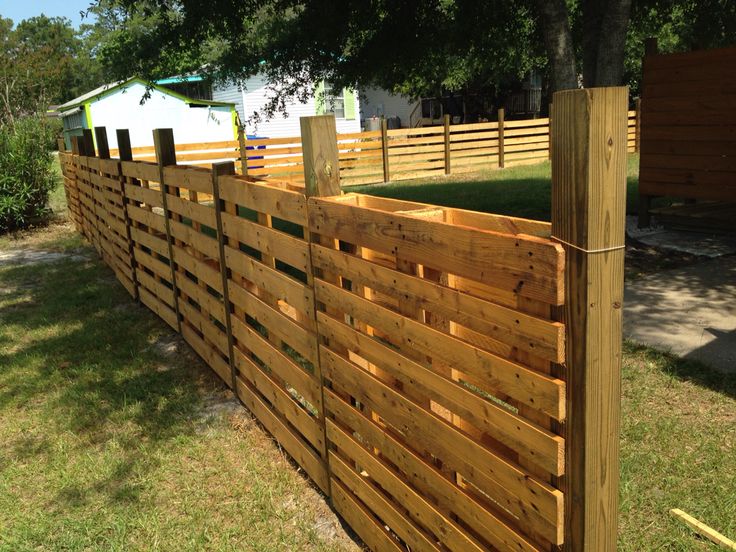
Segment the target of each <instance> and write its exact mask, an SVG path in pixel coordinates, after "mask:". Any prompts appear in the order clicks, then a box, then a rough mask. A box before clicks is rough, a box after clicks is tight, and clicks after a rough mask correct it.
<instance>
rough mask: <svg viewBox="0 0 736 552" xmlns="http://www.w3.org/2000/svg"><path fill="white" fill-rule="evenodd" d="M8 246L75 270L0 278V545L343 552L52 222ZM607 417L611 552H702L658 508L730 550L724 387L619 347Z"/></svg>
mask: <svg viewBox="0 0 736 552" xmlns="http://www.w3.org/2000/svg"><path fill="white" fill-rule="evenodd" d="M519 170H521V169H519ZM524 170H525V171H531V170H532V169H531V168H525V169H524ZM537 170H539V169H538V168H537ZM506 172H507V173H508V172H510V171H506ZM401 186H405V185H404V184H401V185H399V186H397V188H396V189H401ZM434 186H437V184H431V185H430V186H428V187H427V188H431V189H432V190H434ZM502 187H503V183H502V181H500V180H498V179H496V180H494V183H493V188H494V189H495V188H498V189H500V188H502ZM384 188H387V187H384ZM415 188H416V190H417V191H418V190H419V189H420V188H419V187H417V186H415ZM407 189H409V188H407ZM433 193H434V192H433ZM481 195H482V194H480V192H478V196H479V197H480V196H481ZM421 199H422V200H425V201H426V200H430V201H435V197H432V198H427V197H426V196H422V198H421ZM501 199H503V196H502V195H497V201H501ZM519 201H521V200H519ZM445 203H448V202H445ZM499 205H500V203H499ZM475 207H476V208H477V207H478V206H477V205H476V206H475ZM501 207H502V208H503V209H508V211H507V212H511V213H513V214H517V215H518V214H526V215H527V216H532V214H531V213H519V212H517V211H513V210H512V207H511V206H509V205H503V206H501ZM537 208H540V207H539V206H538V207H537ZM20 247H24V248H36V249H42V250H54V251H66V252H68V253H73V254H74V255H76V257H75V258H70V259H68V260H63V261H60V262H54V263H46V264H35V265H25V266H20V265H0V442H2V443H3V446H2V447H0V550H8V551H20V550H40V549H43V550H59V549H64V550H108V549H111V550H150V549H154V550H155V549H162V550H201V549H208V550H257V551H268V550H283V551H291V550H356V549H357V547H356V545H355V544H354V543H353V541H352V540H350V539H349V538H348V537H347V535H346V534H345V532H344V531H343V529H342V528H341V527H340V526H339V524H337V522H336V521H335V517H334V514H333V513H332V512H331V511H330V510H329V509H328V508H327V506H326V505H325V503H324V502H323V500H322V499H321V497H320V495H318V494H317V493H316V491H314V489H313V488H312V487H311V486H310V485H309V484H308V483H307V481H306V480H305V479H304V478H303V477H302V475H301V474H300V473H299V472H298V468H297V467H296V466H295V464H293V463H291V462H289V461H288V460H287V459H286V458H285V456H284V454H283V453H282V452H281V451H280V450H279V448H278V447H277V445H276V444H275V443H274V441H272V440H271V439H270V438H268V437H267V436H266V435H265V433H264V431H263V430H262V428H260V426H259V425H258V424H257V423H255V422H254V421H253V419H252V418H251V417H250V416H249V415H247V413H246V412H245V411H244V410H243V409H241V408H240V407H239V406H238V405H237V404H235V403H234V401H232V400H231V398H230V395H229V393H228V392H226V391H225V390H224V385H223V384H222V383H221V382H220V381H219V380H218V379H217V378H216V377H215V376H214V375H213V374H212V372H211V371H210V370H209V369H208V368H207V367H206V366H205V365H204V364H203V363H202V362H201V361H199V360H198V359H197V358H196V357H195V356H194V355H193V354H192V353H191V352H190V351H189V349H188V347H187V346H186V345H184V344H183V343H182V342H181V341H180V340H179V339H177V338H176V337H175V335H174V334H173V332H172V331H171V330H170V329H169V328H168V327H167V326H166V325H165V324H164V323H163V322H161V321H160V320H159V319H158V318H157V317H156V316H155V315H153V314H152V313H151V312H149V311H148V310H147V309H145V308H144V307H140V306H137V305H136V304H134V303H133V302H132V300H131V299H130V298H129V296H128V295H127V294H126V292H125V291H124V290H123V288H122V287H121V286H120V285H119V284H117V283H116V281H115V279H114V277H113V275H112V272H111V271H110V270H109V269H108V268H107V267H106V266H104V265H103V264H102V262H101V261H99V260H97V258H96V257H95V254H94V252H93V251H92V250H91V248H90V247H89V246H87V245H84V244H83V243H82V242H81V240H80V239H79V238H78V237H76V236H75V235H74V233H73V230H72V229H71V227H70V226H69V225H68V224H64V225H56V226H55V227H53V229H51V230H47V231H44V232H37V233H35V234H32V235H30V236H28V235H26V236H23V237H21V238H20V239H11V238H5V239H4V240H0V249H7V248H20ZM622 406H623V413H622V449H621V471H622V481H621V517H620V538H619V549H621V550H626V551H648V550H673V551H674V550H676V551H680V550H683V551H689V550H694V551H699V550H712V549H714V547H713V545H711V544H709V543H708V542H706V541H703V540H702V539H700V538H698V537H695V536H694V535H693V534H692V533H691V532H690V531H689V530H688V529H687V528H685V527H684V526H683V525H681V524H680V523H678V522H677V521H675V520H673V519H672V518H671V517H670V516H669V515H668V511H669V509H670V508H681V509H683V510H685V511H686V512H688V513H690V514H692V515H694V516H695V517H697V518H699V519H701V520H702V521H703V522H705V523H707V524H709V525H711V526H712V527H714V528H716V529H718V530H719V531H721V532H723V533H725V534H726V535H727V536H731V537H732V538H734V537H735V536H736V451H734V447H735V445H736V376H724V375H719V374H716V373H714V372H712V371H711V370H709V369H708V368H707V367H705V366H703V365H700V364H698V363H696V362H692V361H685V360H682V359H678V358H676V357H673V356H670V355H667V354H664V353H661V352H658V351H655V350H653V349H649V348H645V347H639V346H637V345H634V344H631V343H626V344H624V360H623V399H622Z"/></svg>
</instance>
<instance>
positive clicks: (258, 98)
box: [212, 75, 360, 138]
mask: <svg viewBox="0 0 736 552" xmlns="http://www.w3.org/2000/svg"><path fill="white" fill-rule="evenodd" d="M273 94H274V91H273V90H270V89H269V87H268V84H267V82H266V79H265V76H263V75H256V76H254V77H251V78H249V79H248V80H247V81H246V86H245V90H243V91H240V90H239V89H238V87H237V85H228V86H225V87H218V88H215V89H213V91H212V97H213V99H215V100H218V101H228V102H233V103H235V104H236V108H237V109H238V114H239V115H240V120H241V121H242V123H243V124H244V125H245V131H246V134H248V135H251V136H259V137H267V138H286V137H292V136H294V137H296V136H299V135H300V134H301V130H300V126H299V118H300V117H308V116H312V115H316V114H317V109H316V100H315V97H314V95H312V96H310V97H309V98H307V100H306V102H299V101H298V100H292V101H290V102H288V103H287V105H286V113H275V114H274V115H273V116H272V117H271V118H270V119H267V120H266V119H265V118H264V117H263V114H262V113H260V112H261V110H262V109H263V108H264V107H265V106H266V105H267V104H268V102H269V101H270V100H271V99H272V97H273ZM236 96H240V101H238V100H237V99H236ZM226 98H227V99H226ZM358 110H359V102H358V100H357V98H356V101H355V113H356V114H357V113H358V112H359V111H358ZM259 118H260V119H261V120H258V119H259ZM336 126H337V132H338V133H348V132H360V119H359V117H357V115H356V116H355V117H354V118H353V119H336Z"/></svg>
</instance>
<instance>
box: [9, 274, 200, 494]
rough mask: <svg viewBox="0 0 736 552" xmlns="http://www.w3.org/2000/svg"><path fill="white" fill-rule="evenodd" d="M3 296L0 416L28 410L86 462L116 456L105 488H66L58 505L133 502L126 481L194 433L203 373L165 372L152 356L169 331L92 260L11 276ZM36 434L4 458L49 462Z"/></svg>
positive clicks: (190, 366)
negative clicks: (100, 450)
mask: <svg viewBox="0 0 736 552" xmlns="http://www.w3.org/2000/svg"><path fill="white" fill-rule="evenodd" d="M0 287H2V288H4V289H6V290H9V293H8V292H7V291H6V294H5V295H4V296H0V299H3V300H5V301H6V305H5V306H4V307H2V308H0V328H1V329H0V335H2V349H0V366H2V368H1V369H0V412H2V413H3V416H8V417H12V416H13V411H18V412H20V411H22V410H24V409H28V410H33V413H32V415H33V416H34V417H37V418H39V419H40V420H41V424H42V425H43V426H50V427H51V428H55V430H56V433H57V434H59V435H61V434H65V433H72V434H73V435H75V436H76V437H77V439H76V440H74V443H75V444H74V447H77V448H78V449H80V450H83V449H89V450H90V453H92V454H94V453H95V451H96V450H97V447H98V445H100V444H102V443H106V442H109V441H112V440H114V441H115V445H116V446H117V447H119V448H120V449H121V451H120V453H119V454H118V455H117V459H118V460H117V461H116V464H115V467H114V469H113V470H112V472H111V473H109V475H108V476H107V477H106V479H103V480H100V479H99V478H94V477H93V478H89V479H90V480H93V482H91V483H90V484H89V487H88V488H79V487H75V486H71V487H68V488H65V489H63V490H62V491H60V492H59V496H58V499H59V501H60V502H62V503H66V504H68V505H69V506H74V505H79V504H83V503H84V501H85V496H87V495H88V494H89V493H94V492H98V493H102V494H103V495H107V497H108V500H110V501H111V502H130V501H133V500H136V499H137V491H136V488H137V485H136V484H135V482H134V481H132V480H133V479H134V478H140V473H141V471H147V470H151V469H153V468H154V467H155V465H156V460H155V457H156V455H155V450H156V449H158V448H162V447H166V446H167V443H170V442H171V441H172V440H174V439H178V438H180V437H181V436H183V435H187V434H191V433H193V432H194V431H196V423H193V421H195V420H196V419H197V416H196V414H197V411H198V408H199V405H200V401H201V398H200V393H199V390H200V388H199V387H198V385H197V379H198V378H197V376H199V379H200V381H201V379H202V378H207V375H208V374H209V372H208V371H204V370H197V368H196V366H197V364H198V363H197V361H194V362H189V363H184V362H178V363H177V364H169V363H168V361H167V360H166V359H164V358H163V356H162V355H161V354H160V353H159V352H157V351H156V350H155V348H154V347H153V346H152V344H153V343H156V341H157V340H158V339H159V338H161V337H162V336H170V335H171V332H170V331H169V330H168V327H166V326H165V325H164V323H163V322H161V321H160V320H158V319H157V318H156V317H155V315H153V314H152V313H150V312H149V311H148V310H147V309H146V308H145V307H141V306H138V305H136V304H135V303H134V302H133V301H132V300H131V299H130V297H129V296H127V294H126V292H125V291H124V290H123V288H122V287H121V286H120V285H119V284H118V283H117V282H116V280H115V279H114V277H113V275H112V272H111V271H110V270H109V269H108V268H107V267H104V266H103V265H101V264H99V263H98V262H97V261H96V260H95V261H89V262H81V263H80V262H66V261H65V262H59V263H53V264H45V265H29V266H18V267H12V268H8V269H5V270H4V271H2V272H0ZM177 356H179V358H184V359H186V358H187V355H184V356H182V354H181V351H180V352H179V353H178V355H177ZM210 378H211V377H210ZM211 379H214V378H211ZM19 416H20V414H19ZM34 423H38V422H36V421H35V420H34ZM42 433H43V434H44V435H45V432H42ZM38 434H39V432H37V431H32V432H29V433H28V434H27V435H23V434H21V435H20V437H19V438H18V439H16V440H15V441H14V442H12V443H6V445H5V446H7V447H8V448H7V449H6V451H5V455H6V456H7V457H10V458H26V459H32V458H34V457H37V456H41V455H45V454H48V453H49V446H50V441H49V437H48V436H46V437H44V438H39V437H37V436H36V435H38ZM53 436H54V435H52V437H53Z"/></svg>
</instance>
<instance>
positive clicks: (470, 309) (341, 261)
mask: <svg viewBox="0 0 736 552" xmlns="http://www.w3.org/2000/svg"><path fill="white" fill-rule="evenodd" d="M312 262H313V263H314V264H315V266H316V267H317V268H321V269H323V270H325V271H327V272H330V273H337V274H340V275H341V276H343V277H346V278H348V279H349V280H350V281H353V282H358V283H360V284H363V285H366V286H367V287H369V288H371V289H374V290H376V291H380V292H381V293H386V294H388V295H392V296H394V297H397V298H400V299H401V300H402V301H403V302H404V303H405V304H413V305H416V306H418V307H421V308H423V309H425V310H429V311H432V312H436V313H438V314H441V315H442V316H445V317H447V318H449V319H450V320H453V321H455V322H458V323H460V324H463V325H465V326H468V327H469V328H471V329H474V330H476V331H479V332H482V333H485V334H486V335H488V336H490V337H493V338H494V339H496V340H498V341H501V342H504V343H508V344H509V345H512V346H514V347H517V348H518V349H520V350H524V351H527V352H529V353H532V354H534V355H537V356H539V357H541V358H545V359H547V360H551V361H554V362H563V361H564V359H565V351H564V338H565V335H564V326H563V325H562V324H560V323H558V322H551V321H546V320H543V319H541V318H536V317H534V316H529V315H527V314H524V313H521V312H519V311H516V310H513V309H509V308H506V307H503V306H501V305H496V304H494V303H491V302H489V301H485V300H483V299H480V298H476V297H473V296H471V295H468V294H466V293H461V292H459V291H457V290H454V289H451V288H448V287H445V286H442V285H439V284H436V283H434V282H431V281H429V280H424V279H421V278H417V277H414V276H410V275H408V274H403V273H401V272H398V271H396V270H391V269H389V268H385V267H382V266H380V265H377V264H375V263H371V262H369V261H366V260H363V259H360V258H359V257H355V256H352V255H348V254H346V253H344V252H341V251H336V250H334V249H328V248H326V247H323V246H320V245H316V244H313V245H312Z"/></svg>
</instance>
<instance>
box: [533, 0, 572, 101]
mask: <svg viewBox="0 0 736 552" xmlns="http://www.w3.org/2000/svg"><path fill="white" fill-rule="evenodd" d="M537 9H538V10H539V15H540V20H541V23H542V34H543V36H544V45H545V48H546V49H547V56H548V57H549V62H550V65H551V68H552V92H555V91H557V90H567V89H570V88H578V78H577V71H576V70H575V49H574V48H573V44H572V32H571V31H570V17H569V14H568V10H567V3H566V2H565V0H537Z"/></svg>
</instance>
